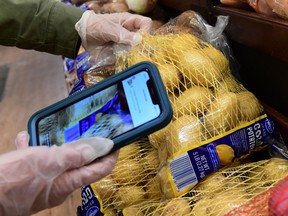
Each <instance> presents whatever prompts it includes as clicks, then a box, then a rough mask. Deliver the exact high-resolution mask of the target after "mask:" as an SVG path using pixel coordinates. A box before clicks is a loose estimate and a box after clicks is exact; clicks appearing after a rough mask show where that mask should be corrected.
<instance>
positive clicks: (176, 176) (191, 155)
mask: <svg viewBox="0 0 288 216" xmlns="http://www.w3.org/2000/svg"><path fill="white" fill-rule="evenodd" d="M277 133H278V131H277V130H276V127H275V125H274V123H273V122H272V121H270V120H269V119H268V118H267V116H266V115H263V116H261V117H259V118H257V119H256V120H255V121H252V122H250V123H247V124H244V125H242V126H239V127H237V128H235V129H233V130H230V131H228V132H227V133H225V134H224V135H223V136H222V137H220V138H219V137H217V138H212V139H209V140H206V141H205V142H203V145H201V146H200V147H196V148H194V149H191V150H189V151H187V152H184V153H181V152H179V153H176V154H174V156H173V157H172V158H171V159H170V160H169V169H170V174H171V177H172V178H171V179H172V182H171V183H172V185H173V186H174V187H173V189H174V193H175V195H180V194H182V193H184V192H186V191H188V190H190V189H191V188H192V187H194V186H195V185H196V184H197V183H198V182H199V181H200V180H201V179H203V178H204V177H205V176H207V175H209V174H211V173H213V172H215V171H217V170H218V169H219V168H220V166H221V165H220V158H219V156H218V153H217V150H216V147H217V146H218V145H227V146H229V147H232V149H233V150H234V155H235V158H239V157H241V156H243V155H247V154H248V153H250V152H251V151H252V150H253V149H255V148H257V147H259V146H263V145H265V144H268V143H270V140H271V137H277Z"/></svg>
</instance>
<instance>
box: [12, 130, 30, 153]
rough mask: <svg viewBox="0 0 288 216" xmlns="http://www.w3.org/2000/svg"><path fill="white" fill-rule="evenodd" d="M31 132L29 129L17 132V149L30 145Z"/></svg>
mask: <svg viewBox="0 0 288 216" xmlns="http://www.w3.org/2000/svg"><path fill="white" fill-rule="evenodd" d="M29 138H30V137H29V134H28V133H27V131H21V132H19V133H18V134H17V136H16V139H15V145H16V148H17V149H25V148H27V147H28V146H29Z"/></svg>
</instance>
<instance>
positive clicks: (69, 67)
mask: <svg viewBox="0 0 288 216" xmlns="http://www.w3.org/2000/svg"><path fill="white" fill-rule="evenodd" d="M74 64H75V60H74V59H70V58H66V57H65V58H64V70H65V71H68V72H69V73H71V72H72V71H73V70H74Z"/></svg>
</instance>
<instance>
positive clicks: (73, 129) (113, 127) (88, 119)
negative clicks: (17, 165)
mask: <svg viewBox="0 0 288 216" xmlns="http://www.w3.org/2000/svg"><path fill="white" fill-rule="evenodd" d="M153 90H154V86H153V82H151V80H150V77H149V73H148V72H147V71H145V70H143V71H140V72H138V73H136V74H134V75H132V76H130V77H128V78H126V79H124V80H122V81H119V82H118V83H116V84H114V85H112V86H110V87H108V88H106V89H103V90H101V91H100V92H97V93H95V94H93V95H90V96H89V97H87V98H85V99H83V100H81V101H78V102H76V103H74V104H72V105H69V106H67V107H65V108H64V109H61V110H58V111H57V112H54V113H53V114H49V115H47V116H45V117H43V118H42V119H40V121H39V122H38V131H37V134H38V139H39V140H38V141H39V142H38V143H40V145H45V146H51V145H61V144H63V143H67V142H71V141H74V140H77V139H79V138H84V137H91V136H101V137H106V138H110V139H112V138H114V137H117V136H119V135H121V134H123V133H125V132H127V131H129V130H132V129H133V128H136V127H138V126H140V125H143V124H145V123H146V122H149V121H151V120H153V119H155V118H157V117H158V116H159V115H160V113H161V107H160V106H159V101H157V100H158V99H157V97H155V93H154V91H153Z"/></svg>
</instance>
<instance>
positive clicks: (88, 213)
mask: <svg viewBox="0 0 288 216" xmlns="http://www.w3.org/2000/svg"><path fill="white" fill-rule="evenodd" d="M81 197H82V207H81V215H82V216H103V215H104V214H103V213H102V212H101V208H100V203H99V201H98V199H97V197H96V195H95V193H94V192H93V189H92V188H91V186H90V185H88V186H84V187H82V188H81Z"/></svg>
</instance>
